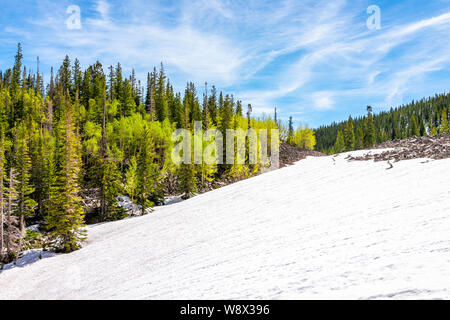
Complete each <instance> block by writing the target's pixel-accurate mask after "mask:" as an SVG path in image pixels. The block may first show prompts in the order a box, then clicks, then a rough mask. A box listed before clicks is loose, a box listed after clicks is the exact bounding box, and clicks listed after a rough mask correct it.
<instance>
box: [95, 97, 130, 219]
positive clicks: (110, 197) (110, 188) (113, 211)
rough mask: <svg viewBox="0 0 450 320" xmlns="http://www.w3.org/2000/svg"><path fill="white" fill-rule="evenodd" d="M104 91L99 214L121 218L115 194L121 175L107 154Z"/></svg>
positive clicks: (117, 191)
mask: <svg viewBox="0 0 450 320" xmlns="http://www.w3.org/2000/svg"><path fill="white" fill-rule="evenodd" d="M106 112H107V111H106V92H105V93H104V101H103V117H102V122H103V123H102V138H101V140H100V142H99V143H100V148H99V150H100V154H99V155H98V160H97V174H98V183H99V184H100V215H101V217H102V220H103V221H107V220H118V219H121V218H123V215H124V212H123V210H122V209H121V208H119V207H118V206H117V196H119V194H120V192H121V181H120V180H121V175H120V172H119V171H118V169H117V166H116V164H115V163H114V161H113V159H111V157H110V156H109V151H108V144H107V138H106Z"/></svg>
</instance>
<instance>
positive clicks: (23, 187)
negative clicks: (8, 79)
mask: <svg viewBox="0 0 450 320" xmlns="http://www.w3.org/2000/svg"><path fill="white" fill-rule="evenodd" d="M28 143H29V137H28V133H27V128H26V125H25V122H21V123H20V124H19V126H18V128H17V133H16V148H17V150H16V170H17V173H18V175H17V180H18V183H17V187H16V189H17V202H18V210H17V215H18V216H19V219H20V233H21V237H20V239H19V250H22V243H23V237H24V236H25V217H26V216H29V215H31V214H32V213H33V211H34V208H35V207H36V201H34V200H33V199H32V198H31V194H32V193H33V192H34V190H35V188H34V186H33V185H31V183H30V178H31V159H30V153H29V146H28Z"/></svg>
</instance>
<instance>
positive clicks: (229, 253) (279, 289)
mask: <svg viewBox="0 0 450 320" xmlns="http://www.w3.org/2000/svg"><path fill="white" fill-rule="evenodd" d="M345 156H346V154H342V155H339V156H338V157H336V158H334V160H335V161H334V160H333V157H322V158H307V159H306V160H302V161H300V162H298V163H297V164H295V165H293V166H290V167H286V168H283V169H280V170H276V171H272V172H269V173H266V174H263V175H260V176H257V177H255V178H252V179H248V180H245V181H241V182H238V183H235V184H232V185H229V186H226V187H224V188H221V189H218V190H215V191H212V192H209V193H206V194H202V195H199V196H197V197H194V198H192V199H190V200H187V201H184V202H180V203H175V204H172V205H168V206H165V207H160V208H157V209H156V211H155V212H153V213H151V214H149V215H147V216H143V217H138V218H131V219H127V220H123V221H118V222H114V223H105V224H99V225H95V226H91V227H89V228H88V230H89V238H88V242H87V244H86V246H85V247H84V248H83V249H81V250H79V251H77V252H74V253H71V254H67V255H57V256H54V257H51V258H46V259H42V260H40V261H37V262H36V263H33V264H31V265H27V266H25V267H23V268H14V269H11V270H6V271H4V272H2V273H0V299H15V298H31V299H36V298H41V299H115V298H120V299H258V298H263V299H316V298H327V299H328V298H330V299H335V298H344V299H359V298H362V299H376V298H379V299H386V298H396V299H403V298H427V299H428V298H446V299H449V298H450V201H449V198H450V179H449V177H450V175H449V170H450V159H445V160H439V161H429V162H426V163H423V162H425V160H423V159H417V160H408V161H401V162H397V163H394V168H393V169H390V170H386V168H388V167H389V165H388V164H387V163H386V162H377V163H375V162H372V161H357V162H347V161H346V160H345V159H344V158H345Z"/></svg>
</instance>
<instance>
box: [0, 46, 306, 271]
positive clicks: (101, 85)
mask: <svg viewBox="0 0 450 320" xmlns="http://www.w3.org/2000/svg"><path fill="white" fill-rule="evenodd" d="M22 59H23V56H22V49H21V46H20V44H19V45H18V50H17V54H16V56H15V63H14V66H13V68H11V69H8V70H6V71H4V72H1V71H0V140H1V143H0V210H1V211H0V218H1V221H0V262H1V261H3V262H7V261H11V260H14V259H16V258H17V256H18V254H19V253H20V252H21V250H23V248H24V244H23V241H24V236H25V235H26V230H25V229H26V226H27V224H30V223H39V224H40V225H41V230H44V232H45V234H46V238H47V239H48V242H47V243H46V246H48V247H51V248H53V249H55V250H57V251H61V252H70V251H73V250H76V249H77V248H79V247H80V245H81V243H82V241H83V240H84V239H85V237H86V234H85V233H84V231H83V229H84V228H83V226H84V225H85V223H86V220H88V221H90V222H99V221H111V220H117V219H121V218H123V217H125V215H126V214H125V212H124V210H123V209H122V208H120V207H119V206H118V203H117V197H118V196H119V195H128V196H129V197H130V198H131V199H132V201H134V202H135V203H137V204H138V205H139V206H140V208H141V210H142V213H145V212H146V209H147V208H149V207H152V206H154V205H157V204H161V203H163V201H164V196H165V195H167V194H182V195H183V197H185V198H188V197H190V196H191V195H192V194H194V193H195V192H196V191H197V190H198V189H199V188H204V187H205V186H206V185H207V184H208V183H211V182H212V181H214V180H220V179H228V178H232V179H241V178H245V177H248V176H251V175H253V174H255V173H257V172H258V171H259V169H260V167H259V165H258V164H249V163H248V162H246V163H245V164H243V165H242V164H241V165H239V164H204V163H203V164H180V165H177V164H175V163H173V161H172V159H171V153H172V149H173V148H174V143H175V142H173V141H172V139H171V137H172V133H173V132H174V130H175V129H177V128H186V129H192V128H193V124H194V122H195V121H201V122H202V125H203V128H202V130H203V131H206V130H207V129H211V128H216V129H218V130H220V131H221V132H222V133H223V135H224V136H225V132H226V130H227V129H239V128H240V129H243V130H244V131H246V130H247V129H248V128H252V129H254V130H256V131H257V132H258V131H259V130H261V129H265V130H267V131H268V133H269V134H270V130H271V129H275V128H277V127H278V125H279V123H278V121H277V120H276V119H272V118H271V117H262V118H254V117H252V116H251V114H252V107H251V105H247V106H244V105H243V104H242V101H240V100H235V98H234V97H233V95H229V94H223V93H222V92H219V91H218V90H217V89H216V88H215V87H214V86H212V87H210V88H209V87H208V85H207V84H205V88H204V91H203V93H202V95H201V96H200V97H199V94H198V93H197V88H196V87H195V86H194V84H193V83H191V82H189V83H187V85H186V89H185V91H184V93H183V94H181V93H178V92H174V88H173V86H172V85H171V83H170V80H169V79H168V78H167V76H166V73H165V71H164V68H163V66H162V64H161V67H160V69H159V70H157V69H156V68H154V70H153V71H152V72H149V73H148V77H147V79H146V80H147V81H146V84H145V86H144V85H143V84H142V83H141V82H140V81H139V80H137V79H136V77H135V73H134V71H133V72H132V73H131V75H130V76H129V77H125V76H124V75H123V71H122V67H121V65H120V63H118V64H117V65H115V66H109V67H108V68H107V74H105V73H104V69H103V66H102V64H101V63H100V62H96V63H95V64H93V65H91V66H89V67H88V68H87V69H86V70H84V71H83V70H82V69H81V67H80V62H79V61H78V60H77V59H76V60H75V61H74V62H73V63H72V62H71V61H70V59H69V57H68V56H66V57H65V59H64V61H63V63H62V65H61V66H60V68H59V69H58V70H57V71H56V72H54V71H53V68H52V70H51V78H50V80H49V82H48V83H47V84H46V85H45V86H44V81H43V79H42V75H41V74H40V72H39V64H38V65H37V71H36V72H35V73H29V72H27V69H26V68H25V67H24V66H23V63H22ZM38 62H39V60H38ZM275 117H276V116H275ZM291 130H292V132H290V133H289V135H292V137H293V136H294V135H295V132H294V131H293V129H292V128H291ZM296 139H297V140H295V141H300V140H301V139H300V138H299V137H297V138H296ZM299 139H300V140H299ZM309 139H311V137H309ZM268 141H270V136H269V137H268ZM293 141H294V140H293ZM298 143H300V142H298ZM310 145H311V143H310V144H309V145H308V146H310ZM203 147H205V145H204V146H203ZM247 147H248V146H247ZM223 163H226V162H225V161H224V162H223ZM87 199H93V200H95V201H94V202H93V203H94V204H95V205H94V208H93V209H92V210H90V211H88V212H86V210H85V209H86V207H89V204H88V203H87ZM90 206H91V207H92V204H90Z"/></svg>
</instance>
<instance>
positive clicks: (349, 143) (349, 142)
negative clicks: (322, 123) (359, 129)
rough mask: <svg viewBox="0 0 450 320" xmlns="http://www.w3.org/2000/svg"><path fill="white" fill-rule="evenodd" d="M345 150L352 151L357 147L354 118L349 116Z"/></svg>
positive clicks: (345, 135) (345, 133) (345, 134)
mask: <svg viewBox="0 0 450 320" xmlns="http://www.w3.org/2000/svg"><path fill="white" fill-rule="evenodd" d="M344 140H345V150H347V151H350V150H353V149H354V148H355V133H354V128H353V119H352V117H351V116H349V117H348V121H347V123H346V124H345V130H344Z"/></svg>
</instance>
